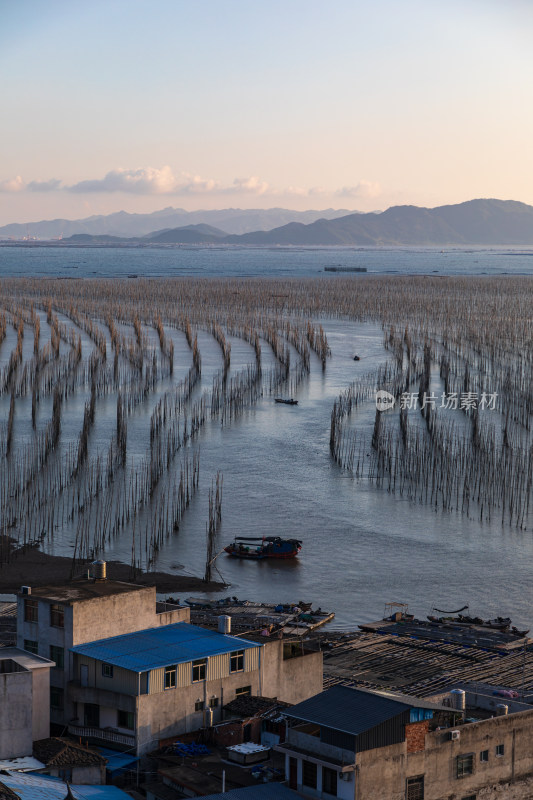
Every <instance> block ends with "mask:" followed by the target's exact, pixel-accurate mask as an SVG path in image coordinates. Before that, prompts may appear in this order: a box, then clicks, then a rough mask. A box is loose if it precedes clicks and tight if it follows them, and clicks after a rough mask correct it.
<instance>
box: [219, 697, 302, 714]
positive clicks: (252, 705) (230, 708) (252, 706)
mask: <svg viewBox="0 0 533 800" xmlns="http://www.w3.org/2000/svg"><path fill="white" fill-rule="evenodd" d="M288 707H289V703H283V702H282V701H281V700H276V699H275V698H272V697H259V696H257V697H254V696H247V695H245V696H243V697H236V698H235V699H234V700H232V701H231V702H230V703H226V705H225V706H224V711H227V712H228V713H229V714H233V715H235V716H238V717H254V716H255V715H256V714H264V713H265V712H266V711H270V709H273V708H288Z"/></svg>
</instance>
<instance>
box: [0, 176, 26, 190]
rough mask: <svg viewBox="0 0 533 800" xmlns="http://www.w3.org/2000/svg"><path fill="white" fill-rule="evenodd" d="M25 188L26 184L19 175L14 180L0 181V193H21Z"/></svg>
mask: <svg viewBox="0 0 533 800" xmlns="http://www.w3.org/2000/svg"><path fill="white" fill-rule="evenodd" d="M25 188H26V184H25V183H24V181H23V180H22V178H21V177H20V175H17V176H16V178H11V179H8V180H5V181H0V192H22V191H23V190H24V189H25Z"/></svg>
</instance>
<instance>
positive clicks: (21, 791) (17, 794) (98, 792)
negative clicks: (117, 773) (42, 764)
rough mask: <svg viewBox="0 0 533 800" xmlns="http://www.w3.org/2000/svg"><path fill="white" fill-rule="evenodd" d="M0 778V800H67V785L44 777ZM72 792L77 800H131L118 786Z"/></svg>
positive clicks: (14, 775) (73, 788) (73, 789)
mask: <svg viewBox="0 0 533 800" xmlns="http://www.w3.org/2000/svg"><path fill="white" fill-rule="evenodd" d="M0 778H1V780H0V800H4V798H5V799H6V800H65V797H66V795H67V784H66V783H64V782H63V781H60V780H57V779H55V778H49V777H45V776H44V775H27V774H22V773H18V772H17V773H8V774H7V775H1V776H0ZM70 790H71V792H72V795H73V797H74V798H75V800H130V798H129V795H127V794H126V793H125V792H123V791H122V789H117V787H116V786H85V785H84V786H71V787H70ZM9 791H11V794H9Z"/></svg>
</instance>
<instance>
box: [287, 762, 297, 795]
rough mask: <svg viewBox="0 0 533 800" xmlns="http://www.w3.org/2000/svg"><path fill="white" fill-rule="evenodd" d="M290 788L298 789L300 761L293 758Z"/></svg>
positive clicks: (290, 769)
mask: <svg viewBox="0 0 533 800" xmlns="http://www.w3.org/2000/svg"><path fill="white" fill-rule="evenodd" d="M289 788H290V789H297V788H298V761H297V760H296V759H295V758H293V757H292V756H291V757H290V758H289Z"/></svg>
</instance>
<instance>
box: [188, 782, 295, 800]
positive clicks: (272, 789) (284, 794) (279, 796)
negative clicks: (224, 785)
mask: <svg viewBox="0 0 533 800" xmlns="http://www.w3.org/2000/svg"><path fill="white" fill-rule="evenodd" d="M203 800H301V795H300V794H298V793H297V792H295V791H293V790H292V789H289V788H288V786H283V785H282V784H281V783H259V784H258V785H257V786H246V787H245V788H243V789H228V791H227V792H224V794H222V793H221V792H220V793H218V794H207V795H205V797H204V798H203Z"/></svg>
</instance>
